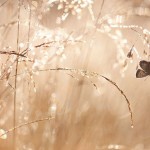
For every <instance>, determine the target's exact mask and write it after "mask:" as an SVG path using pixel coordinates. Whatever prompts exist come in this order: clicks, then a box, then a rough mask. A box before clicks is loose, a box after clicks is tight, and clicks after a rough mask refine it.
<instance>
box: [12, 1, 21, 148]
mask: <svg viewBox="0 0 150 150" xmlns="http://www.w3.org/2000/svg"><path fill="white" fill-rule="evenodd" d="M19 34H20V0H18V26H17V52H18V54H19V53H20V48H19ZM18 59H19V56H17V60H16V70H15V74H16V76H15V92H14V123H13V124H14V127H15V126H16V95H17V74H18ZM15 147H16V132H15V129H14V145H13V148H14V150H15Z"/></svg>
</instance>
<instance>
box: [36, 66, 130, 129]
mask: <svg viewBox="0 0 150 150" xmlns="http://www.w3.org/2000/svg"><path fill="white" fill-rule="evenodd" d="M59 70H60V71H62V70H64V71H73V72H76V73H82V74H84V75H85V76H86V75H88V76H91V77H102V78H103V79H105V80H106V81H108V82H109V83H111V84H112V85H114V86H115V87H116V88H117V89H118V90H119V92H120V93H121V95H123V97H124V98H125V100H126V102H127V104H128V109H129V113H130V118H131V127H132V128H133V114H132V109H131V104H130V101H129V99H128V98H127V96H126V95H125V94H124V92H123V91H122V90H121V89H120V87H119V86H118V85H117V84H116V83H115V82H114V81H112V80H111V79H109V78H107V77H105V76H103V75H101V74H98V73H96V72H88V71H87V70H81V69H70V68H55V69H43V70H38V71H59Z"/></svg>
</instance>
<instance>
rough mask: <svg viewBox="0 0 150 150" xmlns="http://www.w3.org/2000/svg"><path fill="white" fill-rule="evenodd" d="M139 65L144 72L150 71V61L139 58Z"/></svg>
mask: <svg viewBox="0 0 150 150" xmlns="http://www.w3.org/2000/svg"><path fill="white" fill-rule="evenodd" d="M139 65H140V67H141V68H142V69H143V70H144V71H145V72H150V62H148V61H145V60H141V61H140V63H139Z"/></svg>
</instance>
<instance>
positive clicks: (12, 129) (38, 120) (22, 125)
mask: <svg viewBox="0 0 150 150" xmlns="http://www.w3.org/2000/svg"><path fill="white" fill-rule="evenodd" d="M52 119H55V118H54V117H46V118H42V119H37V120H33V121H30V122H27V123H23V124H20V125H18V126H15V127H13V128H11V129H9V130H7V131H6V132H5V133H3V134H1V135H0V137H2V136H4V135H6V134H8V133H10V132H12V131H14V130H16V129H19V128H21V127H24V126H27V125H30V124H33V123H37V122H43V121H47V120H48V121H49V120H52Z"/></svg>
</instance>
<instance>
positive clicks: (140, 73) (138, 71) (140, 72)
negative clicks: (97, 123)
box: [136, 69, 149, 78]
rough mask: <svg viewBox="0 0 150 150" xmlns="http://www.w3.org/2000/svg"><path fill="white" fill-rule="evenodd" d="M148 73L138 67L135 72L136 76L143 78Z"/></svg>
mask: <svg viewBox="0 0 150 150" xmlns="http://www.w3.org/2000/svg"><path fill="white" fill-rule="evenodd" d="M148 75H149V74H148V73H147V72H145V71H143V70H141V69H138V70H137V72H136V78H143V77H146V76H148Z"/></svg>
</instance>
